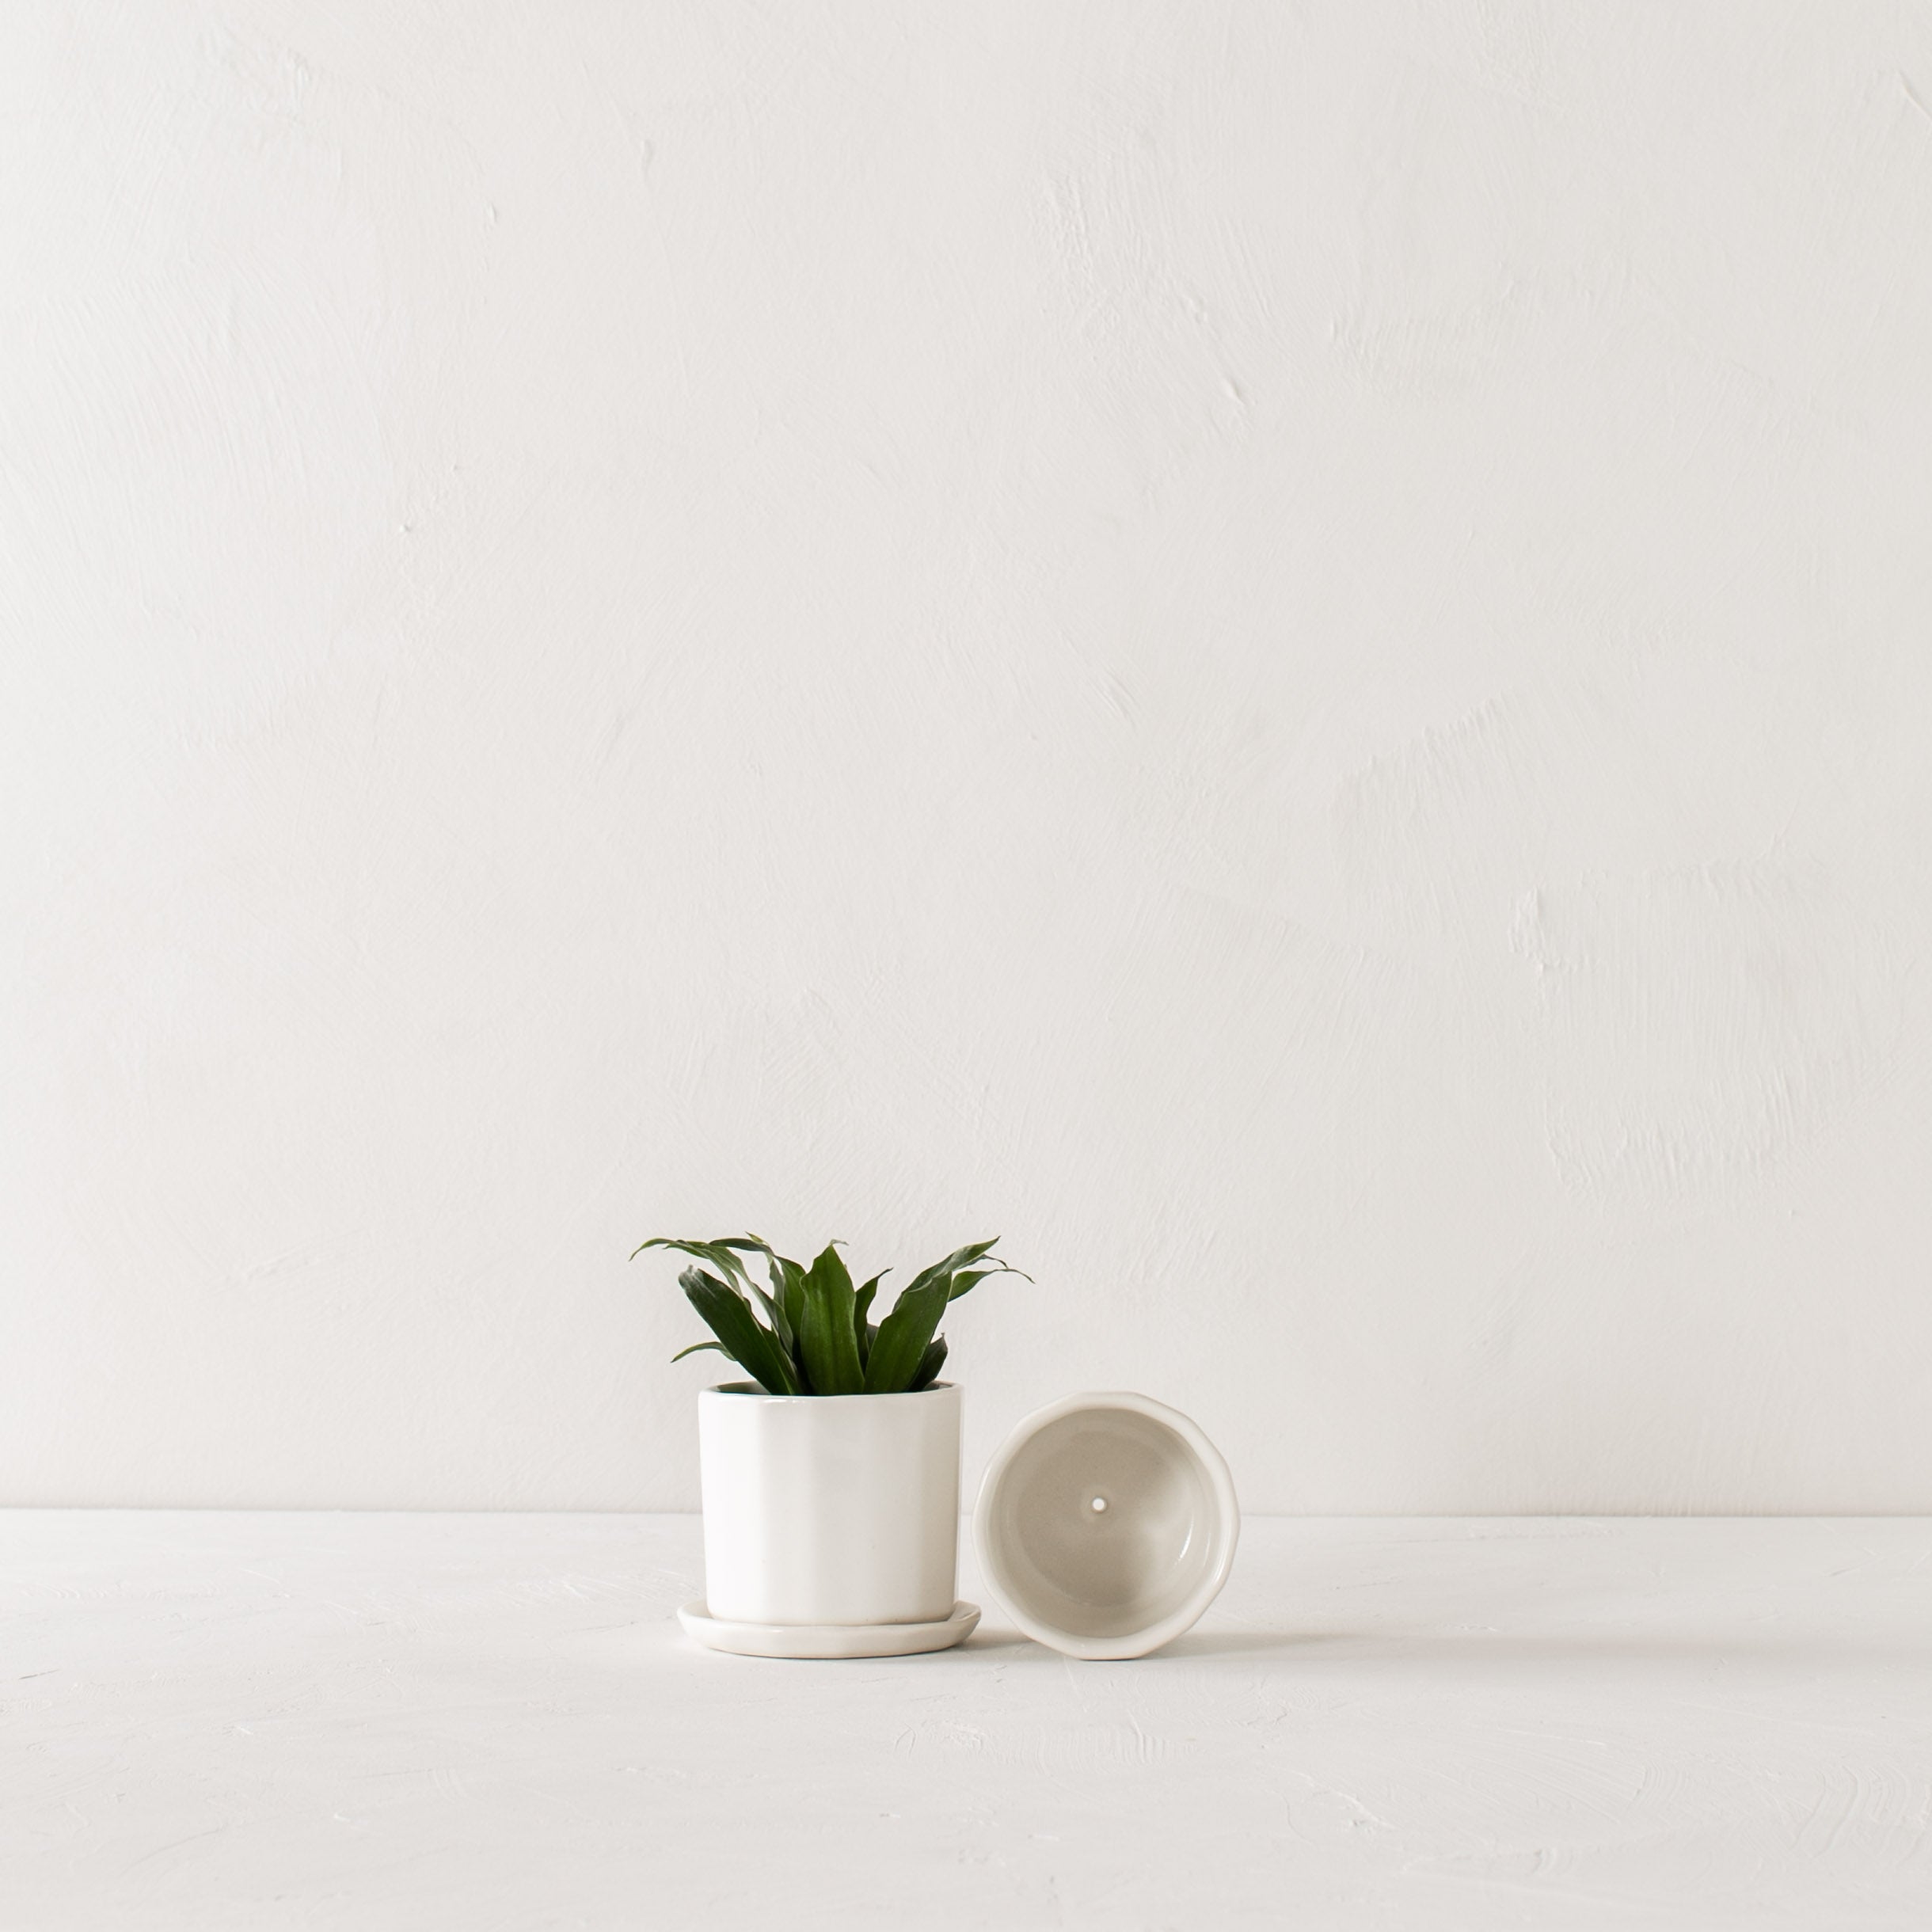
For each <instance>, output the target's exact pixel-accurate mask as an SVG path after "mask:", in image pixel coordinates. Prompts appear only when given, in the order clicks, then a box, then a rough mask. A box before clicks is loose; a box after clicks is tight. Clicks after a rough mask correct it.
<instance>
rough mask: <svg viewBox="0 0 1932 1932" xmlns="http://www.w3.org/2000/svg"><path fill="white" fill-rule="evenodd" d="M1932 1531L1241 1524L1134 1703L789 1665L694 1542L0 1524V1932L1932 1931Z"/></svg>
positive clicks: (1831, 1525)
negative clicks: (305, 1931) (736, 1607)
mask: <svg viewBox="0 0 1932 1932" xmlns="http://www.w3.org/2000/svg"><path fill="white" fill-rule="evenodd" d="M1929 1529H1932V1526H1928V1524H1927V1523H1926V1522H1924V1521H1922V1520H1919V1521H1911V1520H1893V1521H1890V1522H1870V1521H1867V1522H1862V1523H1854V1522H1845V1521H1838V1522H1816V1521H1814V1522H1793V1521H1782V1522H1763V1521H1759V1522H1729V1523H1713V1522H1691V1523H1686V1522H1655V1521H1652V1522H1633V1521H1629V1520H1623V1521H1598V1522H1594V1523H1592V1522H1578V1521H1569V1522H1548V1521H1545V1522H1524V1521H1521V1520H1516V1521H1510V1522H1489V1523H1481V1522H1469V1521H1462V1522H1446V1521H1442V1520H1436V1521H1432V1522H1416V1521H1409V1522H1390V1521H1388V1520H1386V1519H1384V1520H1381V1521H1376V1522H1370V1523H1361V1522H1356V1523H1350V1522H1345V1521H1344V1522H1306V1521H1304V1522H1298V1523H1284V1522H1251V1523H1249V1525H1248V1528H1247V1533H1246V1536H1245V1537H1244V1539H1243V1544H1242V1555H1241V1560H1240V1561H1239V1563H1238V1565H1236V1568H1235V1571H1234V1579H1233V1580H1232V1582H1231V1583H1230V1584H1229V1586H1228V1590H1227V1594H1226V1595H1225V1596H1223V1599H1221V1601H1220V1602H1219V1603H1218V1604H1217V1605H1216V1606H1215V1608H1214V1609H1213V1610H1211V1611H1210V1612H1209V1613H1208V1615H1207V1618H1206V1619H1205V1620H1204V1622H1203V1623H1202V1624H1201V1626H1200V1628H1199V1629H1198V1630H1196V1631H1194V1632H1193V1633H1191V1634H1190V1635H1188V1636H1187V1637H1182V1638H1181V1640H1180V1641H1178V1642H1177V1644H1175V1645H1173V1646H1172V1647H1171V1648H1170V1649H1168V1650H1166V1651H1164V1652H1161V1653H1160V1654H1159V1655H1158V1656H1153V1657H1150V1658H1146V1659H1143V1660H1139V1661H1138V1662H1135V1663H1131V1664H1075V1663H1073V1662H1071V1661H1070V1660H1067V1659H1066V1658H1063V1657H1060V1656H1056V1655H1055V1654H1054V1653H1053V1652H1051V1651H1048V1650H1043V1649H1040V1647H1039V1645H1036V1644H1029V1643H1026V1642H1024V1641H1021V1640H1019V1639H1017V1637H1015V1636H1014V1633H1013V1632H1012V1630H1011V1629H1010V1627H1008V1626H1003V1625H1002V1622H1001V1621H1000V1618H999V1617H998V1614H997V1613H996V1612H995V1611H992V1610H991V1606H989V1614H988V1617H987V1621H986V1622H985V1623H983V1625H982V1626H980V1629H979V1632H978V1633H977V1634H976V1636H974V1637H972V1639H971V1640H970V1641H969V1642H968V1645H967V1646H966V1647H965V1648H964V1649H960V1650H956V1651H950V1652H944V1653H942V1654H941V1655H939V1656H926V1657H907V1658H896V1659H892V1660H875V1661H873V1662H868V1663H840V1664H797V1663H779V1662H774V1661H771V1660H765V1659H756V1658H745V1657H729V1656H717V1655H715V1654H713V1653H712V1652H709V1651H704V1650H701V1649H698V1647H697V1646H696V1645H694V1644H693V1643H692V1642H691V1641H690V1640H689V1639H688V1638H686V1637H683V1636H682V1635H681V1634H680V1633H679V1630H678V1629H677V1626H675V1624H674V1623H673V1622H671V1621H670V1618H671V1611H672V1608H673V1607H674V1606H675V1604H676V1603H679V1601H680V1600H682V1599H684V1598H687V1597H689V1596H690V1595H694V1594H695V1593H696V1592H697V1589H698V1575H699V1565H698V1524H697V1521H696V1519H694V1518H691V1517H671V1518H661V1517H660V1518H658V1519H654V1520H648V1521H642V1522H641V1521H639V1520H637V1519H634V1518H632V1519H623V1518H615V1517H593V1516H565V1515H552V1516H545V1517H527V1516H524V1517H519V1516H477V1515H470V1516H460V1517H443V1518H433V1517H432V1518H424V1517H410V1516H359V1517H348V1518H338V1517H332V1516H326V1515H313V1514H312V1515H307V1516H256V1515H249V1514H244V1513H232V1514H217V1515H211V1516H199V1517H196V1516H175V1515H172V1514H128V1515H121V1514H116V1513H113V1512H83V1513H77V1514H72V1515H70V1514H67V1513H65V1512H41V1513H28V1512H21V1513H19V1514H17V1515H15V1516H13V1517H11V1518H8V1517H6V1516H0V1553H3V1558H0V1610H3V1611H4V1613H5V1627H6V1633H7V1652H6V1675H7V1677H8V1678H9V1679H17V1681H9V1682H6V1683H0V1706H4V1713H3V1714H4V1723H3V1724H0V1919H3V1920H4V1922H6V1924H7V1925H9V1926H20V1927H22V1928H25V1927H32V1928H33V1929H34V1932H82V1928H89V1929H91V1928H94V1927H100V1928H104V1929H105V1928H112V1929H113V1932H121V1929H122V1928H125V1927H128V1926H139V1927H140V1928H142V1932H164V1929H171V1928H175V1927H180V1928H182V1929H183V1932H227V1929H228V1928H230V1927H234V1928H245V1929H246V1932H276V1929H277V1928H280V1927H283V1926H301V1927H303V1928H314V1927H317V1926H344V1927H352V1928H354V1932H390V1928H394V1929H396V1932H420V1929H421V1928H423V1927H425V1926H434V1927H443V1926H453V1927H455V1926H460V1927H464V1928H468V1927H472V1926H474V1927H477V1928H487V1932H550V1929H551V1928H557V1932H561V1929H563V1928H572V1929H580V1932H602V1929H603V1928H612V1929H613V1932H614V1929H615V1928H620V1927H621V1928H623V1929H624V1932H630V1929H631V1928H634V1927H637V1926H651V1927H653V1928H658V1927H662V1928H664V1932H685V1929H686V1928H698V1927H704V1928H706V1932H710V1929H711V1928H718V1929H720V1932H736V1929H737V1928H740V1927H765V1926H772V1925H774V1924H783V1925H787V1926H804V1927H812V1928H817V1927H826V1928H837V1929H838V1932H845V1929H846V1928H850V1927H873V1926H878V1927H890V1928H893V1929H894V1932H898V1929H899V1928H903V1927H906V1926H918V1927H920V1928H922V1932H932V1929H936V1928H941V1927H953V1926H957V1927H960V1928H970V1929H971V1932H982V1929H983V1928H985V1927H988V1926H998V1927H1001V1928H1008V1927H1010V1928H1014V1929H1015V1932H1033V1928H1042V1929H1044V1928H1049V1927H1079V1926H1090V1927H1094V1928H1106V1929H1107V1932H1118V1929H1120V1928H1133V1929H1135V1932H1139V1929H1140V1928H1148V1929H1158V1928H1164V1927H1193V1926H1213V1927H1216V1928H1219V1927H1223V1926H1228V1927H1245V1926H1268V1927H1271V1928H1273V1927H1279V1926H1284V1925H1285V1926H1296V1927H1299V1928H1306V1929H1307V1932H1360V1928H1363V1927H1365V1926H1374V1927H1375V1928H1377V1929H1378V1932H1498V1929H1499V1928H1505V1927H1520V1928H1523V1929H1524V1932H1770V1929H1772V1928H1778V1927H1787V1926H1788V1927H1790V1928H1792V1929H1793V1932H1821V1929H1823V1928H1830V1932H1849V1928H1852V1927H1874V1928H1876V1927H1888V1928H1897V1932H1923V1928H1924V1926H1925V1925H1926V1922H1927V1920H1928V1918H1929V1917H1932V1911H1929V1910H1928V1907H1932V1874H1929V1872H1928V1862H1927V1838H1926V1822H1927V1817H1928V1814H1929V1812H1932V1673H1929V1672H1928V1670H1927V1668H1926V1667H1927V1664H1928V1661H1929V1656H1928V1637H1927V1632H1928V1630H1932V1617H1928V1611H1929V1610H1932V1603H1928V1597H1929V1596H1932V1535H1929ZM962 1540H964V1539H962ZM962 1584H963V1587H964V1589H965V1590H966V1592H967V1593H968V1595H969V1596H977V1595H979V1588H978V1584H977V1583H976V1580H975V1579H974V1577H973V1576H972V1570H971V1564H970V1558H969V1559H968V1565H967V1570H966V1573H965V1575H964V1577H963V1578H962Z"/></svg>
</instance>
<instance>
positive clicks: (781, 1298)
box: [765, 1249, 805, 1335]
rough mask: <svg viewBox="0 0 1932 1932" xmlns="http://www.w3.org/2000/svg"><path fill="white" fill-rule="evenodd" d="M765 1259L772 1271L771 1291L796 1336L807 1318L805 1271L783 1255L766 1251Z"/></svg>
mask: <svg viewBox="0 0 1932 1932" xmlns="http://www.w3.org/2000/svg"><path fill="white" fill-rule="evenodd" d="M765 1259H766V1264H767V1265H768V1266H769V1267H770V1270H771V1291H772V1293H773V1294H774V1295H776V1296H777V1297H778V1306H780V1307H781V1308H782V1309H783V1310H785V1320H786V1321H788V1322H790V1323H791V1325H792V1330H793V1334H794V1335H796V1334H797V1331H798V1329H800V1328H801V1326H802V1325H804V1318H805V1271H804V1269H803V1268H801V1267H800V1266H799V1265H798V1264H797V1262H796V1261H788V1260H787V1259H786V1258H785V1256H783V1255H782V1254H774V1253H772V1252H771V1251H770V1249H766V1254H765Z"/></svg>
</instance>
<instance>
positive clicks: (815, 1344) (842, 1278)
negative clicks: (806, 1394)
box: [798, 1243, 865, 1395]
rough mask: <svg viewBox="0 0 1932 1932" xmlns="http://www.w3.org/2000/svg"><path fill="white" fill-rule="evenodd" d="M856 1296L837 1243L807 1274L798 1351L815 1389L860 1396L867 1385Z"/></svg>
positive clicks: (825, 1393) (823, 1391) (821, 1391)
mask: <svg viewBox="0 0 1932 1932" xmlns="http://www.w3.org/2000/svg"><path fill="white" fill-rule="evenodd" d="M857 1299H858V1298H857V1297H856V1296H855V1295H854V1293H853V1291H852V1277H851V1276H850V1274H849V1273H848V1272H846V1265H845V1263H844V1262H843V1261H842V1260H840V1258H839V1249H838V1246H837V1245H836V1244H835V1243H834V1244H831V1245H828V1246H827V1248H826V1249H825V1252H824V1253H823V1254H821V1255H820V1257H819V1258H818V1259H817V1260H816V1261H814V1262H813V1263H812V1267H811V1269H810V1271H809V1272H808V1273H807V1275H806V1276H805V1280H804V1304H805V1306H804V1321H803V1322H801V1324H800V1325H799V1330H798V1341H799V1352H800V1354H801V1356H803V1357H804V1364H805V1373H806V1374H807V1375H809V1376H810V1377H811V1378H812V1389H813V1391H814V1392H815V1393H816V1394H820V1395H857V1394H860V1393H861V1391H862V1390H864V1388H865V1369H864V1367H862V1366H861V1363H860V1361H859V1359H858V1330H857V1329H856V1328H855V1327H854V1323H853V1319H852V1313H853V1309H854V1306H855V1305H856V1303H857Z"/></svg>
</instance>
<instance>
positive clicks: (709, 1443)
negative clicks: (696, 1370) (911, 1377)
mask: <svg viewBox="0 0 1932 1932" xmlns="http://www.w3.org/2000/svg"><path fill="white" fill-rule="evenodd" d="M698 1462H699V1475H700V1480H701V1481H702V1485H703V1490H704V1509H705V1608H706V1610H707V1611H709V1615H710V1617H711V1618H713V1619H714V1620H717V1621H719V1622H740V1623H747V1624H758V1625H770V1624H792V1625H812V1626H850V1625H868V1624H888V1623H889V1624H911V1623H935V1622H944V1621H945V1619H948V1618H951V1617H952V1616H953V1611H954V1602H953V1586H954V1580H955V1567H956V1558H957V1554H958V1551H957V1547H956V1546H957V1543H958V1538H959V1485H960V1392H959V1390H958V1389H957V1387H956V1386H954V1385H953V1384H952V1383H950V1382H938V1383H936V1384H934V1386H933V1387H931V1388H930V1389H922V1390H920V1391H919V1392H918V1394H915V1395H767V1394H765V1393H764V1392H763V1390H760V1389H759V1388H758V1387H757V1386H755V1384H753V1383H751V1382H727V1383H724V1384H723V1385H721V1386H719V1387H717V1388H715V1389H707V1390H705V1391H704V1393H703V1394H702V1395H700V1396H699V1397H698ZM954 1641H956V1639H955V1640H954ZM820 1654H823V1653H820Z"/></svg>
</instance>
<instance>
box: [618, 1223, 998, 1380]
mask: <svg viewBox="0 0 1932 1932" xmlns="http://www.w3.org/2000/svg"><path fill="white" fill-rule="evenodd" d="M998 1240H999V1237H998V1235H997V1234H995V1236H994V1237H993V1239H992V1240H991V1241H975V1242H968V1244H967V1245H966V1246H964V1247H963V1248H956V1249H953V1252H952V1253H950V1254H949V1255H948V1256H947V1257H945V1260H944V1261H935V1262H934V1264H933V1265H932V1266H931V1267H930V1268H921V1269H920V1270H919V1272H918V1274H916V1275H915V1276H913V1278H912V1280H911V1281H910V1282H908V1283H907V1284H906V1287H904V1288H903V1290H902V1291H900V1294H899V1299H898V1300H897V1301H896V1302H895V1303H893V1304H892V1311H891V1312H890V1313H889V1314H887V1315H886V1316H885V1317H884V1318H883V1319H882V1320H880V1321H878V1322H873V1321H872V1320H871V1319H870V1318H869V1317H870V1315H871V1312H872V1304H873V1298H874V1297H875V1296H876V1295H877V1294H878V1292H879V1284H880V1282H881V1281H883V1280H884V1279H885V1275H884V1274H883V1273H882V1274H877V1275H874V1276H873V1278H872V1279H871V1280H869V1281H868V1282H867V1283H866V1284H865V1286H864V1287H860V1288H854V1287H853V1285H852V1276H851V1275H850V1272H848V1271H847V1269H846V1265H845V1262H844V1261H843V1259H842V1257H840V1255H839V1244H838V1242H828V1243H827V1245H826V1247H825V1250H824V1252H823V1253H822V1254H820V1257H818V1259H817V1260H816V1261H814V1262H813V1263H812V1265H811V1266H810V1267H809V1268H807V1267H804V1266H803V1265H801V1263H799V1262H797V1261H791V1260H789V1259H788V1258H787V1257H785V1256H784V1255H782V1254H780V1253H777V1252H776V1251H775V1250H774V1249H773V1248H772V1246H771V1245H770V1242H763V1241H761V1240H759V1238H758V1237H757V1235H755V1234H732V1235H723V1236H721V1237H720V1238H718V1239H717V1240H716V1241H674V1240H672V1239H671V1238H669V1237H667V1236H664V1235H659V1236H657V1237H656V1238H653V1239H652V1240H650V1241H647V1242H644V1243H642V1244H641V1246H638V1247H637V1248H635V1249H633V1250H632V1253H631V1259H632V1260H633V1261H635V1260H636V1259H637V1257H638V1256H639V1255H641V1254H642V1253H644V1251H645V1249H646V1248H671V1249H675V1250H676V1251H677V1252H678V1253H680V1254H686V1255H689V1256H690V1257H691V1258H692V1260H693V1261H694V1263H698V1264H701V1265H696V1266H693V1267H690V1268H686V1269H685V1270H684V1272H683V1273H682V1274H680V1275H679V1276H678V1284H679V1286H680V1287H682V1288H683V1290H684V1292H685V1295H686V1298H687V1299H689V1300H690V1304H691V1306H693V1307H694V1308H695V1309H696V1310H698V1314H699V1315H700V1316H701V1317H702V1318H703V1321H704V1324H705V1327H707V1328H708V1329H710V1331H711V1333H712V1334H713V1336H714V1337H716V1338H717V1339H716V1340H715V1341H699V1342H694V1343H692V1344H691V1345H690V1348H682V1349H680V1350H679V1352H678V1353H677V1354H675V1356H672V1357H671V1360H673V1361H674V1362H681V1361H683V1359H684V1358H685V1356H687V1355H696V1354H698V1352H700V1351H702V1350H703V1349H706V1348H711V1349H715V1350H716V1351H717V1352H718V1353H719V1354H720V1355H722V1356H728V1357H729V1358H730V1359H731V1360H732V1361H734V1362H736V1363H737V1364H738V1366H739V1367H740V1368H742V1369H743V1370H744V1371H745V1373H746V1374H747V1375H749V1376H750V1377H751V1379H752V1380H753V1381H754V1382H756V1383H757V1384H758V1386H759V1387H760V1388H761V1389H763V1390H765V1391H766V1393H767V1394H771V1395H899V1394H903V1393H905V1392H906V1391H907V1390H913V1389H923V1388H927V1387H930V1386H931V1384H932V1382H933V1379H934V1377H935V1376H936V1375H938V1373H939V1370H940V1367H941V1363H944V1362H945V1359H946V1344H945V1337H944V1336H943V1335H941V1334H940V1333H939V1332H938V1329H939V1324H940V1322H941V1319H942V1318H944V1316H945V1312H946V1310H947V1308H948V1307H949V1306H950V1305H951V1304H952V1303H954V1302H956V1301H957V1300H958V1299H959V1298H960V1296H961V1295H964V1294H965V1293H966V1292H967V1291H968V1290H969V1289H972V1288H973V1287H977V1286H978V1284H979V1283H980V1282H982V1281H983V1280H986V1279H987V1276H989V1275H1001V1274H1005V1275H1017V1274H1019V1273H1020V1271H1019V1269H1017V1268H1010V1267H1008V1266H1007V1265H1006V1263H1005V1262H1004V1261H1002V1260H1000V1258H999V1257H998V1255H996V1254H995V1253H994V1252H993V1249H994V1248H995V1246H997V1245H998ZM751 1256H759V1257H763V1262H764V1268H765V1273H766V1279H767V1280H769V1282H770V1287H769V1289H767V1288H765V1287H760V1286H759V1283H758V1282H757V1280H755V1279H754V1277H753V1276H752V1273H751V1268H750V1266H749V1265H747V1257H751ZM885 1272H886V1273H889V1272H891V1271H890V1270H889V1269H888V1270H886V1271H885ZM1031 1279H1032V1277H1031V1276H1021V1280H1031Z"/></svg>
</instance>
